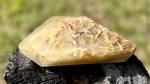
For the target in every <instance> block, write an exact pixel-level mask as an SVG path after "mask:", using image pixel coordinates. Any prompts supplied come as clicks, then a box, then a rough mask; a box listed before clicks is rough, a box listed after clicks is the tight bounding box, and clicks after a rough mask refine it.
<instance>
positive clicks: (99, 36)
mask: <svg viewBox="0 0 150 84" xmlns="http://www.w3.org/2000/svg"><path fill="white" fill-rule="evenodd" d="M19 48H20V50H21V52H22V53H23V54H24V55H26V56H27V57H29V58H30V59H31V60H33V61H34V62H35V63H37V64H38V65H40V66H42V67H46V66H63V65H78V64H91V63H110V62H125V61H126V60H127V59H128V58H129V57H130V56H131V55H132V54H133V53H134V51H135V49H136V46H135V44H134V43H132V42H131V41H129V40H127V39H125V38H124V37H122V36H120V35H119V34H117V33H115V32H114V31H111V30H109V29H108V28H105V27H103V26H102V25H100V24H98V23H96V22H95V21H93V20H91V19H90V18H88V17H86V16H80V17H56V16H54V17H51V18H50V19H49V20H47V21H46V22H45V23H44V24H42V25H41V26H40V27H38V28H37V29H36V30H34V31H33V32H32V33H31V34H30V35H29V36H27V37H26V38H25V39H24V40H23V41H22V42H21V43H20V44H19Z"/></svg>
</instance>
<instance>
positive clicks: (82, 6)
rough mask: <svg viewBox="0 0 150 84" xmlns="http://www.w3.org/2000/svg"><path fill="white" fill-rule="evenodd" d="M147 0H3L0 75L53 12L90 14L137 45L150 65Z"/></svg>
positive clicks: (0, 20) (139, 55)
mask: <svg viewBox="0 0 150 84" xmlns="http://www.w3.org/2000/svg"><path fill="white" fill-rule="evenodd" d="M148 3H149V2H148V0H9V1H8V0H0V66H2V67H0V69H1V71H0V75H1V76H3V74H4V71H5V70H6V66H7V65H8V58H9V56H10V55H11V54H12V52H13V50H14V49H15V48H16V47H17V46H18V44H19V43H20V42H21V41H22V40H23V39H24V38H25V37H26V36H27V35H28V34H30V33H31V32H32V31H33V30H34V29H35V28H37V27H38V26H39V25H41V24H42V23H43V22H44V21H46V20H47V19H48V18H50V17H51V16H83V15H85V16H88V17H90V18H92V19H94V20H95V21H97V22H99V23H100V24H102V25H103V26H105V27H108V28H110V29H111V30H113V31H115V32H118V33H119V34H121V35H122V36H124V37H125V38H127V39H129V40H131V41H133V42H134V43H135V44H136V45H137V50H136V52H135V54H136V55H137V56H138V58H139V59H141V61H142V62H143V63H144V65H145V66H146V67H147V69H148V55H149V51H148V47H147V45H148V26H149V21H148V17H149V12H148V11H149V10H148V5H149V4H148Z"/></svg>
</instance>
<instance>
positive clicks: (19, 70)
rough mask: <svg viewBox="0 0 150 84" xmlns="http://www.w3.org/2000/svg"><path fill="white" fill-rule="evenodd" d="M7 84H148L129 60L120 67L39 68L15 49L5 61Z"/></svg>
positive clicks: (142, 72)
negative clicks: (7, 63)
mask: <svg viewBox="0 0 150 84" xmlns="http://www.w3.org/2000/svg"><path fill="white" fill-rule="evenodd" d="M9 61H10V63H9V65H8V66H7V71H6V73H5V77H4V78H5V80H6V82H7V84H149V82H150V77H149V74H148V73H147V71H146V70H145V68H144V66H143V65H142V63H141V62H140V61H139V60H138V59H137V58H136V56H134V55H133V56H131V58H130V59H129V60H128V61H126V62H124V63H106V64H88V65H74V66H57V67H45V68H42V67H40V66H38V65H37V64H35V63H34V62H33V61H31V60H30V59H29V58H27V57H26V56H25V55H23V54H22V53H21V52H20V51H19V49H18V48H17V49H16V50H15V51H14V53H13V54H12V55H11V57H10V58H9Z"/></svg>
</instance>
